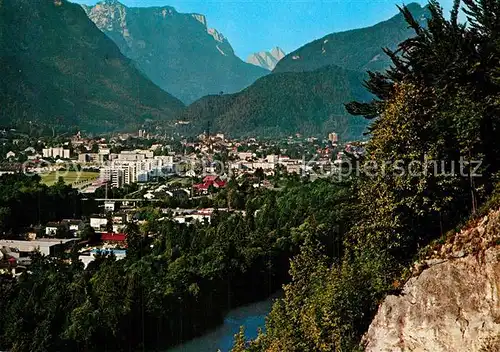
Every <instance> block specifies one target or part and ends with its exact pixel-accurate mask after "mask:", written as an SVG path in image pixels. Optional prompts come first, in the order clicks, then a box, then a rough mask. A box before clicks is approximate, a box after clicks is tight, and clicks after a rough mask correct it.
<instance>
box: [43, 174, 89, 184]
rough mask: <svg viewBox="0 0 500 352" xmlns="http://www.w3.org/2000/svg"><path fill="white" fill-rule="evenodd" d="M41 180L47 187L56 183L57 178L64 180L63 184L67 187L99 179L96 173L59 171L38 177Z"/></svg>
mask: <svg viewBox="0 0 500 352" xmlns="http://www.w3.org/2000/svg"><path fill="white" fill-rule="evenodd" d="M40 176H41V178H42V182H43V183H44V184H46V185H47V186H52V185H53V184H54V183H56V182H57V180H58V179H59V177H62V178H63V179H64V182H65V183H66V184H67V185H73V186H78V184H79V183H84V182H87V181H91V180H94V179H96V178H98V177H99V173H98V172H86V171H81V172H76V171H59V172H51V173H49V174H43V175H40Z"/></svg>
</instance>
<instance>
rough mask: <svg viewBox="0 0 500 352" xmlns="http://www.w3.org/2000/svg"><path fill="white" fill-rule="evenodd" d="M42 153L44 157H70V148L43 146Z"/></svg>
mask: <svg viewBox="0 0 500 352" xmlns="http://www.w3.org/2000/svg"><path fill="white" fill-rule="evenodd" d="M42 155H43V157H44V158H63V159H69V158H70V157H71V155H70V150H69V149H64V148H63V147H54V148H43V149H42Z"/></svg>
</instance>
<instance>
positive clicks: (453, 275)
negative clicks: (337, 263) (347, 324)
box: [364, 210, 500, 352]
mask: <svg viewBox="0 0 500 352" xmlns="http://www.w3.org/2000/svg"><path fill="white" fill-rule="evenodd" d="M499 337H500V211H498V210H497V211H492V212H490V213H489V215H488V216H486V217H484V218H481V219H479V220H477V221H476V222H475V223H473V224H472V225H471V226H469V227H468V228H467V229H464V230H462V231H461V232H459V233H457V234H455V235H454V236H451V237H450V238H449V239H448V240H447V241H445V242H444V243H443V244H439V245H436V246H434V247H433V248H431V249H430V250H429V253H428V254H427V255H426V256H425V259H424V260H422V261H419V262H418V263H416V264H415V267H414V270H413V277H412V278H411V279H410V280H409V281H408V282H407V283H406V285H405V287H404V289H403V292H402V294H401V295H399V296H388V297H387V298H386V299H385V301H384V302H383V303H382V305H381V306H380V307H379V311H378V313H377V315H376V316H375V318H374V320H373V321H372V323H371V325H370V328H369V330H368V332H367V334H366V335H365V337H364V343H365V346H366V351H373V352H375V351H415V352H417V351H421V352H424V351H428V352H441V351H442V352H460V351H464V352H465V351H467V352H470V351H478V352H479V351H500V338H499Z"/></svg>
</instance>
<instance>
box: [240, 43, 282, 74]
mask: <svg viewBox="0 0 500 352" xmlns="http://www.w3.org/2000/svg"><path fill="white" fill-rule="evenodd" d="M285 55H286V54H285V52H284V51H283V50H282V49H281V48H280V47H277V46H276V47H274V48H273V49H272V50H271V51H261V52H258V53H254V54H252V55H250V56H249V57H248V58H247V62H248V63H249V64H252V65H255V66H259V67H262V68H265V69H266V70H269V71H272V70H274V68H275V67H276V65H277V63H278V62H279V61H280V60H281V59H282V58H284V57H285Z"/></svg>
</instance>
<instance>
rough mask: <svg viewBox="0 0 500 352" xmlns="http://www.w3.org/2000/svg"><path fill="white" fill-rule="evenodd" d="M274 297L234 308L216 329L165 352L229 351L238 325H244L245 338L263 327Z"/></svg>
mask: <svg viewBox="0 0 500 352" xmlns="http://www.w3.org/2000/svg"><path fill="white" fill-rule="evenodd" d="M275 299H276V296H273V297H272V298H269V299H267V300H266V301H261V302H257V303H254V304H250V305H248V306H244V307H240V308H237V309H234V310H232V311H230V312H229V313H228V314H227V315H226V317H225V318H224V324H223V325H221V326H220V327H218V328H217V329H215V330H212V331H211V332H208V333H207V334H205V335H203V336H201V337H198V338H196V339H193V340H191V341H188V342H185V343H183V344H182V345H179V346H176V347H174V348H171V349H169V350H168V351H167V352H216V351H217V350H219V349H220V350H221V351H222V352H227V351H230V350H231V347H232V344H233V338H234V335H235V334H237V333H238V332H239V330H240V326H242V325H244V326H245V335H246V337H247V339H253V338H255V337H257V329H258V328H259V327H261V328H264V325H265V318H266V316H267V314H268V313H269V312H270V311H271V307H272V304H273V302H274V300H275Z"/></svg>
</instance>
